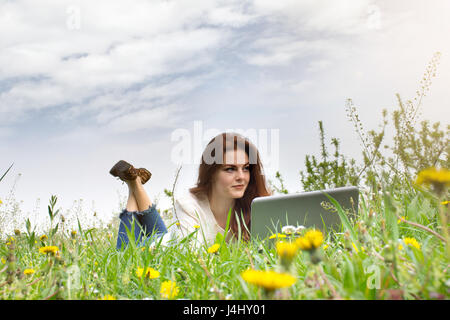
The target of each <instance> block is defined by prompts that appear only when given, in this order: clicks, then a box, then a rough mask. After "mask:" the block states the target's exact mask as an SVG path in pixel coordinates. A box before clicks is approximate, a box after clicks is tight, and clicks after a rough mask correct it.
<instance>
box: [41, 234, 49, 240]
mask: <svg viewBox="0 0 450 320" xmlns="http://www.w3.org/2000/svg"><path fill="white" fill-rule="evenodd" d="M47 239H48V237H47V236H46V235H45V234H43V235H42V236H40V237H39V240H41V241H45V240H47Z"/></svg>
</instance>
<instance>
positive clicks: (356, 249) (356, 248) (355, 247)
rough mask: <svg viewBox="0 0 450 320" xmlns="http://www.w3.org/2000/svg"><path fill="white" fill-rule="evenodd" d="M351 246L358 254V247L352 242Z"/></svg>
mask: <svg viewBox="0 0 450 320" xmlns="http://www.w3.org/2000/svg"><path fill="white" fill-rule="evenodd" d="M352 246H353V249H355V252H356V253H359V250H358V247H357V246H356V244H355V243H354V242H352Z"/></svg>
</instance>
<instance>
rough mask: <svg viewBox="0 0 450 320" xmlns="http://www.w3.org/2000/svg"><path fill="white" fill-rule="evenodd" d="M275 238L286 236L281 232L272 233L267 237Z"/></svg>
mask: <svg viewBox="0 0 450 320" xmlns="http://www.w3.org/2000/svg"><path fill="white" fill-rule="evenodd" d="M275 238H286V235H285V234H282V233H274V234H272V235H271V236H270V237H269V239H275Z"/></svg>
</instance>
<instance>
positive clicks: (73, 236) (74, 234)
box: [70, 230, 77, 238]
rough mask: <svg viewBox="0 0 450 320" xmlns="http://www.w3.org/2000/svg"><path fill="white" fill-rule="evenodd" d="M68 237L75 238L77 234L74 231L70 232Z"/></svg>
mask: <svg viewBox="0 0 450 320" xmlns="http://www.w3.org/2000/svg"><path fill="white" fill-rule="evenodd" d="M70 235H71V236H72V238H75V236H76V235H77V232H76V231H75V230H72V232H71V233H70Z"/></svg>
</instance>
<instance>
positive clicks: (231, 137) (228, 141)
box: [189, 132, 271, 241]
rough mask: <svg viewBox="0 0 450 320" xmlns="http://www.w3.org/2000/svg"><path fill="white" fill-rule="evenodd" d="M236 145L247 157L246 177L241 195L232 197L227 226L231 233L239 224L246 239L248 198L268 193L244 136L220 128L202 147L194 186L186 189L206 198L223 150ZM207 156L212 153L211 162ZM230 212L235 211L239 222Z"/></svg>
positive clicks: (252, 148)
mask: <svg viewBox="0 0 450 320" xmlns="http://www.w3.org/2000/svg"><path fill="white" fill-rule="evenodd" d="M238 149H239V150H243V151H245V153H246V154H247V156H248V158H249V166H250V181H249V184H248V186H247V189H246V190H245V193H244V195H243V197H242V198H239V199H235V205H234V208H233V211H232V214H231V218H230V229H231V231H232V232H233V233H234V234H237V233H238V229H239V225H240V226H241V234H242V238H243V239H244V240H246V241H248V240H249V239H250V234H249V230H250V224H251V221H250V216H251V214H250V211H251V203H252V200H253V199H254V198H256V197H263V196H269V195H271V193H270V192H269V191H268V189H267V187H266V180H265V177H264V175H263V167H262V163H261V159H260V156H259V152H258V150H257V149H256V147H255V146H254V145H253V144H252V143H251V142H250V141H249V140H248V139H247V138H245V137H243V136H242V135H240V134H238V133H230V132H224V133H221V134H219V135H217V136H216V137H214V138H213V139H212V140H211V141H210V142H209V143H208V145H207V146H206V148H205V150H204V151H203V154H202V159H201V163H200V167H199V170H198V179H197V186H195V187H193V188H191V189H189V191H190V192H191V193H192V194H193V195H195V196H199V195H200V194H204V195H206V196H207V197H208V199H210V197H211V193H212V178H213V176H214V174H215V173H216V172H217V170H219V169H220V168H221V167H222V163H223V160H224V158H225V153H226V152H227V151H236V150H238ZM216 151H218V154H217V158H218V159H217V158H216ZM220 153H222V154H220ZM211 157H213V158H214V160H215V161H213V162H211V161H210V159H211ZM217 160H218V161H217ZM234 212H236V213H237V215H238V219H239V223H238V221H237V219H236V215H235V214H234ZM241 212H242V214H241ZM244 224H245V227H244Z"/></svg>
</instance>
